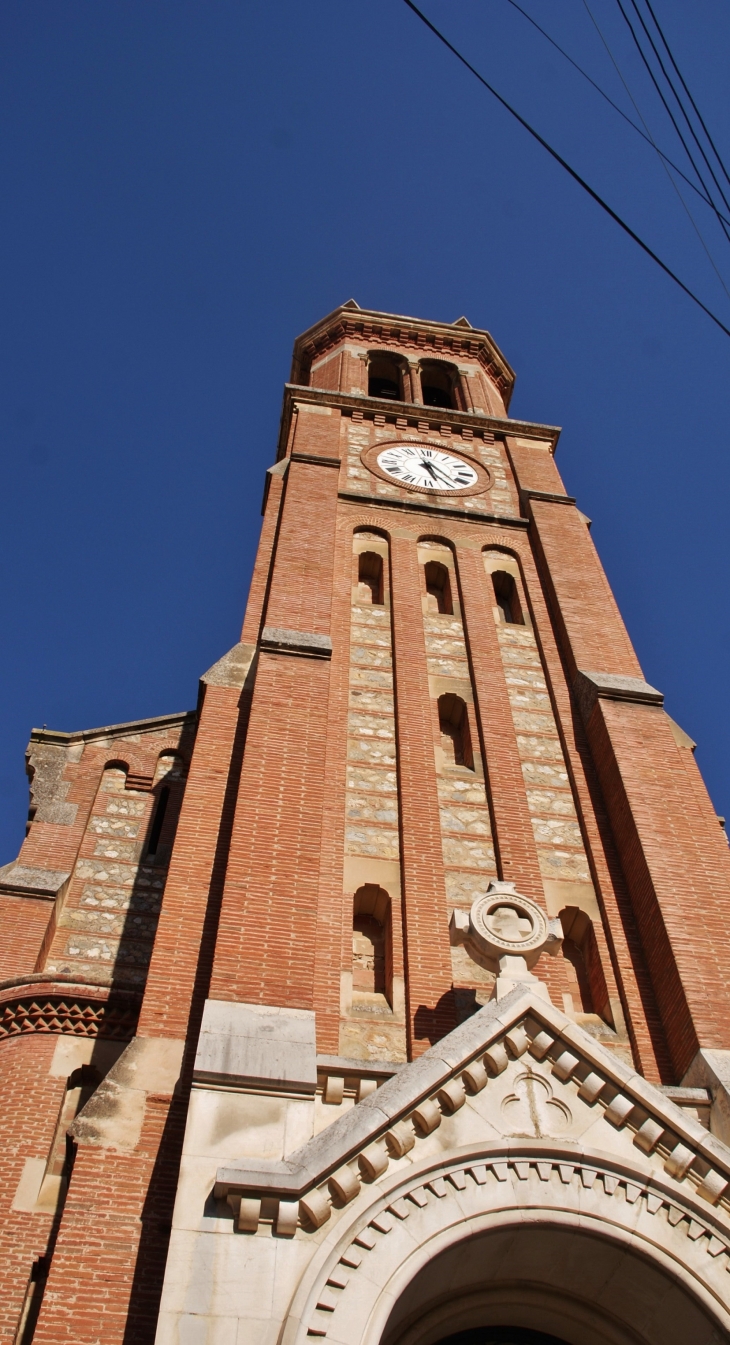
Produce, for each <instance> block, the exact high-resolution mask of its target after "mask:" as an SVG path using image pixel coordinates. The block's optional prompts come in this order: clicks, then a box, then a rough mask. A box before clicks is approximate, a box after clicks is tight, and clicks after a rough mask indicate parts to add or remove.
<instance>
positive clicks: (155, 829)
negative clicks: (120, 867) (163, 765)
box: [147, 788, 170, 855]
mask: <svg viewBox="0 0 730 1345" xmlns="http://www.w3.org/2000/svg"><path fill="white" fill-rule="evenodd" d="M169 798H170V791H169V789H167V788H165V789H161V790H160V797H159V799H158V801H157V811H156V812H155V820H154V822H153V823H152V830H151V832H150V842H149V845H148V846H147V854H148V855H156V854H157V847H158V845H159V844H160V835H161V833H162V824H163V822H164V820H165V813H166V812H167V804H168V800H169Z"/></svg>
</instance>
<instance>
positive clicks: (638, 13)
mask: <svg viewBox="0 0 730 1345" xmlns="http://www.w3.org/2000/svg"><path fill="white" fill-rule="evenodd" d="M619 3H620V0H619ZM631 4H632V5H633V8H634V11H635V13H636V16H637V18H638V20H639V23H640V24H641V26H642V28H643V29H644V32H645V33H646V36H647V38H648V40H649V45H650V47H651V49H652V51H653V52H654V55H655V56H656V59H657V61H658V62H659V69H660V70H661V72H662V74H663V76H664V78H665V80H666V81H667V84H668V85H669V88H670V89H671V91H672V93H673V94H674V97H675V99H676V101H677V105H678V107H679V110H680V112H681V113H682V116H683V117H684V120H685V121H686V123H687V126H688V127H689V132H690V135H691V136H692V139H693V140H694V142H695V144H696V146H697V148H698V150H699V151H700V154H701V155H702V158H703V159H704V161H705V163H706V164H707V167H708V169H709V172H710V174H711V176H712V181H713V182H714V184H715V186H716V187H717V190H718V191H719V193H720V195H721V197H722V199H723V201H724V202H725V205H726V206H727V207H728V209H729V210H730V201H728V199H727V197H726V195H725V193H724V191H723V189H722V187H721V186H720V183H719V182H718V180H717V177H716V176H715V171H714V169H713V167H712V164H711V163H710V160H709V159H708V157H707V155H706V153H705V151H704V149H703V147H702V145H701V144H700V140H699V137H698V136H697V133H696V131H695V129H694V126H693V125H692V122H691V121H690V118H689V115H688V113H687V109H686V107H685V106H684V103H683V102H682V99H681V98H680V96H679V94H678V93H677V90H676V89H675V87H674V84H673V83H672V80H671V77H670V76H669V75H668V74H667V71H666V69H665V67H664V62H663V60H662V58H661V56H660V55H659V52H658V51H657V49H656V45H655V43H654V39H653V38H652V35H651V33H650V32H649V29H648V28H647V26H646V23H645V21H644V16H643V14H642V13H641V10H640V9H639V7H638V5H637V3H636V0H631ZM723 171H724V170H723Z"/></svg>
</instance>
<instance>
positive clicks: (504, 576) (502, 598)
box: [492, 570, 525, 626]
mask: <svg viewBox="0 0 730 1345" xmlns="http://www.w3.org/2000/svg"><path fill="white" fill-rule="evenodd" d="M492 584H493V585H494V596H495V598H496V599H497V606H498V607H499V610H500V612H501V613H502V619H503V620H504V621H506V622H507V624H508V625H511V626H524V624H525V618H524V616H523V614H522V604H521V602H520V595H519V593H518V591H517V585H516V583H515V581H514V578H513V577H512V575H511V574H508V572H507V571H506V570H495V571H494V572H493V574H492Z"/></svg>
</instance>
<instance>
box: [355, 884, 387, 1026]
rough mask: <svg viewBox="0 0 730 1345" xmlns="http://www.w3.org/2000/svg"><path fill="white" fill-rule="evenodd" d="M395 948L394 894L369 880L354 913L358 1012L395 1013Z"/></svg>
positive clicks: (357, 897)
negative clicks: (393, 1008) (392, 915)
mask: <svg viewBox="0 0 730 1345" xmlns="http://www.w3.org/2000/svg"><path fill="white" fill-rule="evenodd" d="M392 985H393V947H392V930H391V912H390V897H389V896H388V893H387V892H386V891H385V890H384V889H383V888H382V887H377V886H376V885H375V884H373V883H366V884H365V885H364V886H363V887H360V888H358V890H357V892H356V893H355V898H354V902H353V913H352V1007H353V1010H354V1012H356V1013H375V1014H380V1013H386V1014H389V1013H390V1012H391V1004H392Z"/></svg>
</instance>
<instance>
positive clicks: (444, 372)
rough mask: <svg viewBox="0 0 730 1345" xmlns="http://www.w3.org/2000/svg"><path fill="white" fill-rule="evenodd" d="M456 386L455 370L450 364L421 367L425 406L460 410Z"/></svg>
mask: <svg viewBox="0 0 730 1345" xmlns="http://www.w3.org/2000/svg"><path fill="white" fill-rule="evenodd" d="M454 384H455V370H452V369H451V367H450V366H449V365H448V364H437V363H433V364H428V363H427V364H422V365H421V394H422V396H423V404H424V406H443V407H444V409H445V410H449V411H455V410H458V404H457V400H456V395H455V390H454Z"/></svg>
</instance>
